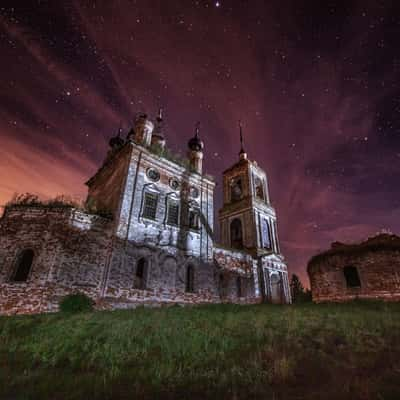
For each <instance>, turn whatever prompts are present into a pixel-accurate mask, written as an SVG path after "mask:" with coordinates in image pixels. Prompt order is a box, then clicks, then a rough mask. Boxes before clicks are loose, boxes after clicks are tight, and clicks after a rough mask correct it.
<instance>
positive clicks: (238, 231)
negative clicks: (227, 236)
mask: <svg viewBox="0 0 400 400" xmlns="http://www.w3.org/2000/svg"><path fill="white" fill-rule="evenodd" d="M231 246H232V247H233V248H235V249H242V248H243V233H242V221H241V220H240V219H239V218H235V219H234V220H233V221H232V222H231Z"/></svg>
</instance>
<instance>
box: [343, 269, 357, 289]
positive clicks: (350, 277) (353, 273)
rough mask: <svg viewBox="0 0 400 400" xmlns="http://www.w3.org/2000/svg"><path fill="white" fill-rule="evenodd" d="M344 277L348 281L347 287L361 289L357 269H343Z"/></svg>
mask: <svg viewBox="0 0 400 400" xmlns="http://www.w3.org/2000/svg"><path fill="white" fill-rule="evenodd" d="M343 273H344V277H345V279H346V286H347V287H348V288H355V287H361V282H360V276H359V275H358V270H357V268H356V267H353V266H351V265H349V266H346V267H344V268H343Z"/></svg>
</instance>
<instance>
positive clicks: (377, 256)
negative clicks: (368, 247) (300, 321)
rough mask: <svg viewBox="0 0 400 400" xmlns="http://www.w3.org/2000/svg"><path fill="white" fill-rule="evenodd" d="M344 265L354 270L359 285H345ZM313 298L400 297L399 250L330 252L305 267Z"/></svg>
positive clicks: (324, 299)
mask: <svg viewBox="0 0 400 400" xmlns="http://www.w3.org/2000/svg"><path fill="white" fill-rule="evenodd" d="M345 266H354V267H356V268H357V270H358V274H359V278H360V283H361V285H360V287H348V286H347V283H346V279H345V275H344V267H345ZM308 274H309V277H310V283H311V290H312V297H313V301H315V302H325V301H347V300H353V299H357V298H359V299H384V300H400V251H392V250H383V251H365V252H364V253H361V254H350V255H345V254H336V255H335V254H332V255H330V256H328V257H324V259H322V260H320V261H318V262H315V263H313V264H312V265H310V266H309V268H308Z"/></svg>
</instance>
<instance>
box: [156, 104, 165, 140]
mask: <svg viewBox="0 0 400 400" xmlns="http://www.w3.org/2000/svg"><path fill="white" fill-rule="evenodd" d="M162 113H163V109H162V108H161V107H160V108H159V109H158V115H157V118H156V126H155V129H154V131H153V135H155V136H157V137H159V138H161V139H162V140H164V129H163V128H164V127H163V117H162Z"/></svg>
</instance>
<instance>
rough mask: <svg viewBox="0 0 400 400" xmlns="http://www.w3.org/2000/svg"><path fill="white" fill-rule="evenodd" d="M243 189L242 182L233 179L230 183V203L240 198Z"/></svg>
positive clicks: (238, 179)
mask: <svg viewBox="0 0 400 400" xmlns="http://www.w3.org/2000/svg"><path fill="white" fill-rule="evenodd" d="M242 193H243V188H242V180H241V179H240V178H235V179H233V180H232V182H231V201H237V200H240V199H241V198H242Z"/></svg>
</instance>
